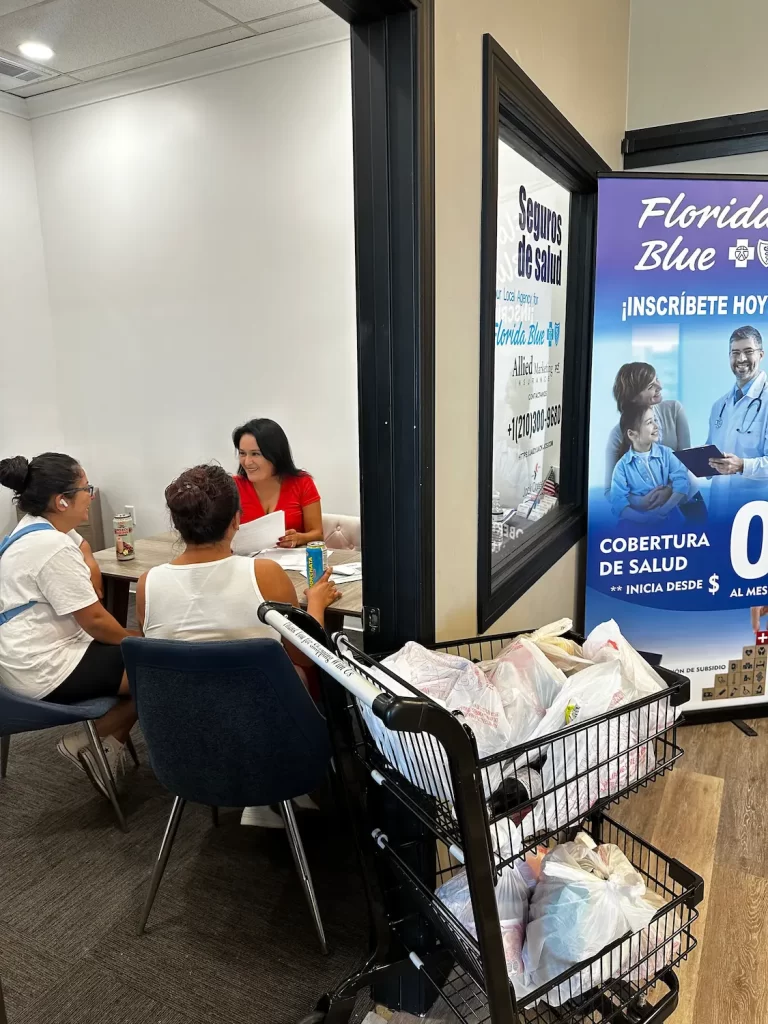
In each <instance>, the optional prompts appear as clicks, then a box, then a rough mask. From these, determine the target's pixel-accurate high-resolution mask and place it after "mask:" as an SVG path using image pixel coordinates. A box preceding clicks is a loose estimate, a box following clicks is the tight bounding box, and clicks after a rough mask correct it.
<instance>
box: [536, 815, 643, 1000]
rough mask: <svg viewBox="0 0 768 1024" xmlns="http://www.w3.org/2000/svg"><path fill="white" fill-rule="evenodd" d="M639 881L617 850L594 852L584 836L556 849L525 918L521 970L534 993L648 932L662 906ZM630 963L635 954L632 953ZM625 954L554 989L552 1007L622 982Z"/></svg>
mask: <svg viewBox="0 0 768 1024" xmlns="http://www.w3.org/2000/svg"><path fill="white" fill-rule="evenodd" d="M647 897H648V892H647V889H646V885H645V881H644V879H643V877H642V875H640V874H638V872H637V871H636V870H635V868H634V867H633V866H632V864H631V863H630V862H629V860H627V858H626V857H625V856H624V854H623V853H622V852H621V850H620V849H619V848H618V846H615V845H612V844H607V845H605V846H599V847H598V846H597V845H596V844H595V842H594V840H592V838H591V837H590V836H588V835H586V834H585V833H580V834H579V835H578V836H577V837H576V840H575V841H574V842H572V843H563V844H561V845H560V846H556V847H555V848H554V850H552V851H551V852H550V853H549V854H547V856H546V857H545V858H544V860H543V862H542V865H541V874H540V876H539V881H538V884H537V886H536V888H535V890H534V892H533V896H532V898H531V903H530V907H529V913H528V928H527V933H526V940H525V946H524V949H523V965H524V968H525V971H526V984H527V985H528V986H529V989H528V990H529V991H533V990H534V989H536V988H538V987H539V986H541V985H546V984H548V983H549V982H550V981H552V980H553V979H554V978H556V977H557V976H558V975H559V974H561V973H562V972H564V971H567V970H568V969H569V968H572V967H573V966H574V965H575V964H578V963H579V962H581V961H582V960H587V959H590V958H592V957H595V956H597V954H598V953H599V952H600V950H602V949H604V948H605V946H607V945H610V943H612V942H616V941H617V940H619V939H621V938H622V936H624V935H627V934H628V933H630V932H631V933H633V934H634V933H635V932H639V931H640V930H641V929H643V928H646V927H648V925H649V924H650V923H651V921H652V919H653V917H654V916H655V914H656V912H657V910H658V908H659V903H658V898H652V899H648V898H647ZM630 955H631V950H630ZM627 966H629V965H628V964H624V965H622V951H621V949H618V950H615V951H614V952H613V953H612V954H611V953H608V954H606V955H605V956H604V957H603V958H602V959H601V961H600V965H599V966H598V967H595V966H593V967H592V968H591V969H590V968H585V969H584V971H582V972H581V974H580V975H576V976H574V977H571V978H569V979H568V980H567V981H564V982H562V983H561V984H560V985H559V986H557V987H555V988H554V989H550V990H549V992H548V993H547V995H546V1000H547V1002H549V1003H550V1004H552V1005H553V1006H560V1005H561V1003H563V1002H566V1001H567V1000H569V999H573V998H575V997H576V996H579V995H581V994H582V992H586V991H588V990H589V989H591V988H592V987H594V986H598V985H600V984H601V983H604V982H605V981H606V980H607V978H609V977H617V976H618V975H620V974H621V973H622V971H623V970H624V969H626V967H627Z"/></svg>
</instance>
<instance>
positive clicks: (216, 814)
mask: <svg viewBox="0 0 768 1024" xmlns="http://www.w3.org/2000/svg"><path fill="white" fill-rule="evenodd" d="M211 820H212V821H213V827H214V828H218V827H219V808H218V807H212V808H211Z"/></svg>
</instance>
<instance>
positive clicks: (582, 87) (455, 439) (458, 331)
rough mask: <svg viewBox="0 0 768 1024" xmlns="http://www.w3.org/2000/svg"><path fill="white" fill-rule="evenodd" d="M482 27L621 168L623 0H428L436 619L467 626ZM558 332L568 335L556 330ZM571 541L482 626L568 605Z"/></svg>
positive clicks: (573, 586)
mask: <svg viewBox="0 0 768 1024" xmlns="http://www.w3.org/2000/svg"><path fill="white" fill-rule="evenodd" d="M484 32H490V33H491V34H492V35H493V36H494V37H495V38H496V39H497V41H498V42H499V43H500V44H501V45H502V46H503V47H504V48H505V49H506V50H507V52H508V53H509V54H510V55H511V56H512V57H513V58H514V59H515V60H516V61H517V62H518V63H519V64H520V65H521V66H522V68H523V70H524V71H525V72H526V74H528V75H530V77H531V78H532V79H533V80H534V81H535V83H536V84H537V85H538V86H539V88H540V89H541V90H542V91H543V92H544V93H545V94H546V95H547V96H548V98H549V99H550V100H551V101H552V102H553V103H554V104H555V106H556V107H558V108H559V109H560V110H561V111H562V112H563V114H564V115H565V116H566V117H567V118H568V119H569V120H570V121H571V122H572V124H573V125H575V127H576V128H577V129H578V130H579V131H580V132H581V133H582V134H583V135H584V137H585V138H586V139H587V140H588V141H589V142H590V143H591V144H592V145H593V146H594V148H595V149H596V150H597V151H598V152H599V153H600V154H601V156H602V157H603V158H604V159H605V160H606V161H607V162H608V163H609V164H610V165H611V166H612V167H619V166H621V163H620V161H621V155H620V153H621V140H622V138H623V136H624V129H625V118H626V96H627V89H626V86H627V47H628V41H629V0H580V2H579V3H573V0H549V2H548V3H546V4H531V3H529V2H526V0H472V2H471V3H468V2H467V0H439V2H438V3H437V5H436V8H435V33H436V41H435V64H436V78H435V114H436V126H435V149H436V171H435V178H436V181H435V184H436V229H435V230H436V245H437V253H436V262H437V266H436V348H437V352H436V375H437V390H436V452H435V467H436V469H435V490H436V504H437V515H436V537H435V543H436V549H437V552H438V559H437V566H436V629H437V633H438V636H440V637H456V636H472V635H474V633H475V632H476V625H477V613H476V609H477V591H476V578H477V437H478V386H479V385H478V377H479V363H480V331H479V318H480V214H481V191H482V149H481V146H482V107H483V100H482V63H483V62H482V52H483V33H484ZM566 339H567V335H566ZM583 586H584V580H583V576H582V573H581V570H580V561H579V549H578V547H575V548H573V549H572V550H571V551H569V552H568V553H567V554H566V555H565V556H564V557H563V558H562V559H560V561H559V562H558V563H557V564H556V565H555V566H554V567H553V568H552V569H551V570H550V571H549V572H548V573H546V575H544V576H543V577H542V578H541V579H540V580H538V581H537V582H536V584H535V585H534V586H533V587H532V588H531V589H530V590H529V591H528V592H527V593H526V594H525V595H524V596H523V598H522V599H521V600H520V601H518V602H517V604H515V605H514V606H513V607H512V608H511V609H510V610H509V611H508V612H507V613H506V615H504V616H502V618H501V619H500V620H498V621H497V622H496V623H495V624H494V627H493V629H494V630H497V631H501V630H504V629H515V628H518V627H519V628H526V627H529V626H539V625H542V624H543V623H544V622H545V621H549V620H551V619H555V618H558V617H559V616H562V615H570V616H573V615H575V614H577V610H578V608H579V606H580V597H581V592H582V590H583Z"/></svg>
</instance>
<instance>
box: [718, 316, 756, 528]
mask: <svg viewBox="0 0 768 1024" xmlns="http://www.w3.org/2000/svg"><path fill="white" fill-rule="evenodd" d="M729 346H730V361H731V370H732V371H733V375H734V377H735V378H736V383H735V384H734V386H733V387H732V388H731V389H730V391H728V392H727V393H726V394H725V395H722V396H721V397H720V398H718V400H717V401H716V402H715V404H714V405H713V406H712V412H711V413H710V415H709V437H708V438H707V444H715V445H717V447H718V448H719V449H720V451H721V452H722V453H723V455H724V458H722V459H710V462H709V464H710V466H711V467H712V468H713V469H716V470H717V472H718V474H720V475H718V476H715V477H713V478H712V489H711V491H710V509H709V510H710V514H712V513H714V514H717V513H724V514H728V513H730V514H731V515H732V514H733V513H734V512H735V511H736V509H737V508H739V507H740V506H741V505H744V504H745V503H746V502H748V501H754V500H756V499H759V498H762V497H764V496H766V495H767V494H768V388H767V387H766V385H767V384H768V378H766V375H765V373H764V372H763V371H762V370H761V369H760V363H761V361H762V358H763V355H764V352H763V339H762V336H761V334H760V332H759V331H758V330H757V329H756V328H755V327H739V328H737V329H736V330H735V331H734V332H733V334H732V335H731V339H730V343H729Z"/></svg>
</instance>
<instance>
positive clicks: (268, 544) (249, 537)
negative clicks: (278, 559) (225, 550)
mask: <svg viewBox="0 0 768 1024" xmlns="http://www.w3.org/2000/svg"><path fill="white" fill-rule="evenodd" d="M284 534H285V512H270V514H269V515H268V516H262V517H261V518H260V519H254V520H253V521H252V522H250V523H245V524H244V525H243V526H241V527H240V529H239V530H238V531H237V533H236V534H235V536H234V539H233V540H232V552H233V554H235V555H255V554H257V553H258V552H259V551H263V550H264V549H265V548H273V547H274V546H275V545H276V544H277V542H278V541H279V540H280V538H281V537H282V536H284Z"/></svg>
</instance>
